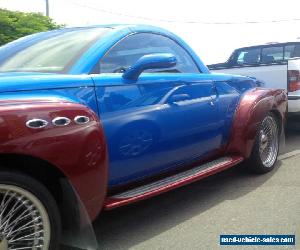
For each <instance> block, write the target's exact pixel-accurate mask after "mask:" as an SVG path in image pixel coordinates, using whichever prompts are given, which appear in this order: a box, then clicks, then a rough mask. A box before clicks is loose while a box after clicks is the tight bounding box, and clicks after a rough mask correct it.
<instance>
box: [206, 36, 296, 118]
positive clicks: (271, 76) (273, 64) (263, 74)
mask: <svg viewBox="0 0 300 250" xmlns="http://www.w3.org/2000/svg"><path fill="white" fill-rule="evenodd" d="M208 68H209V69H210V70H211V71H212V72H218V73H229V74H238V75H245V76H249V77H255V78H256V79H257V80H258V81H259V82H262V83H263V85H264V87H267V88H280V89H285V90H286V91H287V92H288V99H289V101H288V104H289V107H288V111H289V115H293V114H294V115H295V114H299V112H300V42H299V41H298V42H285V43H269V44H264V45H257V46H251V47H243V48H238V49H236V50H234V52H233V53H232V54H231V56H230V57H229V59H228V60H227V61H226V62H225V63H217V64H211V65H208Z"/></svg>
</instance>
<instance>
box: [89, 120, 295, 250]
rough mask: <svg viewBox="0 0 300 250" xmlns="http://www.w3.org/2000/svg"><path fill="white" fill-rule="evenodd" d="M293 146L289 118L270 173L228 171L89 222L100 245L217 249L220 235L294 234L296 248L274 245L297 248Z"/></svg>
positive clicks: (292, 133)
mask: <svg viewBox="0 0 300 250" xmlns="http://www.w3.org/2000/svg"><path fill="white" fill-rule="evenodd" d="M298 127H299V130H298V131H297V128H298ZM299 149H300V124H298V123H296V122H294V121H293V123H290V128H289V129H288V131H287V133H286V147H285V149H284V150H283V151H282V153H281V156H280V160H279V162H278V164H277V167H276V169H275V170H274V171H272V172H271V173H268V174H265V175H260V176H255V175H249V174H247V173H243V172H241V171H239V170H238V169H237V168H236V169H230V170H228V171H225V172H223V173H220V174H218V175H216V176H212V177H210V178H207V179H204V180H202V181H200V182H197V183H194V184H191V185H188V186H186V187H183V188H179V189H177V190H174V191H172V192H169V193H166V194H163V195H160V196H157V197H155V198H152V199H149V200H146V201H143V202H140V203H136V204H133V205H130V206H127V207H123V208H119V209H116V210H113V211H109V212H104V213H102V214H101V216H100V217H99V219H98V220H97V221H96V222H95V232H96V235H97V238H98V242H99V246H100V249H129V248H130V249H220V248H221V247H220V245H219V235H220V234H295V235H296V244H297V246H296V247H288V246H287V247H282V246H279V247H276V249H296V248H297V249H300V244H299V240H298V242H297V236H299V235H300V178H299V177H300V163H299V162H300V155H298V152H297V150H299ZM222 248H225V249H243V248H241V247H240V246H239V247H232V246H227V247H222ZM260 248H262V247H259V246H258V247H257V248H255V247H254V246H251V247H245V248H244V249H260ZM263 249H274V246H273V247H263Z"/></svg>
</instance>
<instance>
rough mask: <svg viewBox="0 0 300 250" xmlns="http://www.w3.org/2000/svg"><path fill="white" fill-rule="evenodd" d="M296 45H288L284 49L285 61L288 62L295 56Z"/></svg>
mask: <svg viewBox="0 0 300 250" xmlns="http://www.w3.org/2000/svg"><path fill="white" fill-rule="evenodd" d="M294 50H295V45H287V46H285V47H284V59H285V60H287V59H289V58H291V57H294V56H293V53H294Z"/></svg>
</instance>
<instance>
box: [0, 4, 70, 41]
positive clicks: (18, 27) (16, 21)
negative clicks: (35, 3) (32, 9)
mask: <svg viewBox="0 0 300 250" xmlns="http://www.w3.org/2000/svg"><path fill="white" fill-rule="evenodd" d="M63 26H64V25H59V24H56V23H55V22H53V20H52V19H51V18H49V17H46V16H43V15H42V14H39V13H23V12H19V11H10V10H6V9H1V8H0V46H1V45H3V44H5V43H8V42H10V41H13V40H15V39H18V38H20V37H23V36H26V35H30V34H33V33H37V32H42V31H47V30H53V29H58V28H61V27H63Z"/></svg>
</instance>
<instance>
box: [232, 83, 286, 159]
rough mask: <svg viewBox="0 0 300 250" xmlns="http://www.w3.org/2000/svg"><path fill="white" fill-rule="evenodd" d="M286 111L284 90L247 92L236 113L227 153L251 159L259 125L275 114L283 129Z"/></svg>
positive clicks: (259, 89)
mask: <svg viewBox="0 0 300 250" xmlns="http://www.w3.org/2000/svg"><path fill="white" fill-rule="evenodd" d="M286 111H287V94H286V92H285V91H284V90H273V89H262V88H256V89H252V90H250V91H248V92H246V93H245V94H244V95H243V96H242V98H241V100H240V103H239V106H238V107H237V110H236V113H235V117H234V121H233V126H232V131H231V137H230V143H229V145H228V147H227V152H228V153H236V154H239V155H241V156H243V157H245V158H249V156H250V154H251V152H252V147H253V145H254V142H255V138H256V134H257V131H258V129H259V125H260V123H261V121H262V120H263V118H264V117H265V116H266V114H267V113H268V112H274V114H275V115H276V116H277V117H278V118H279V119H280V122H281V124H280V125H281V128H283V127H284V123H285V116H286ZM282 131H283V129H282Z"/></svg>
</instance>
